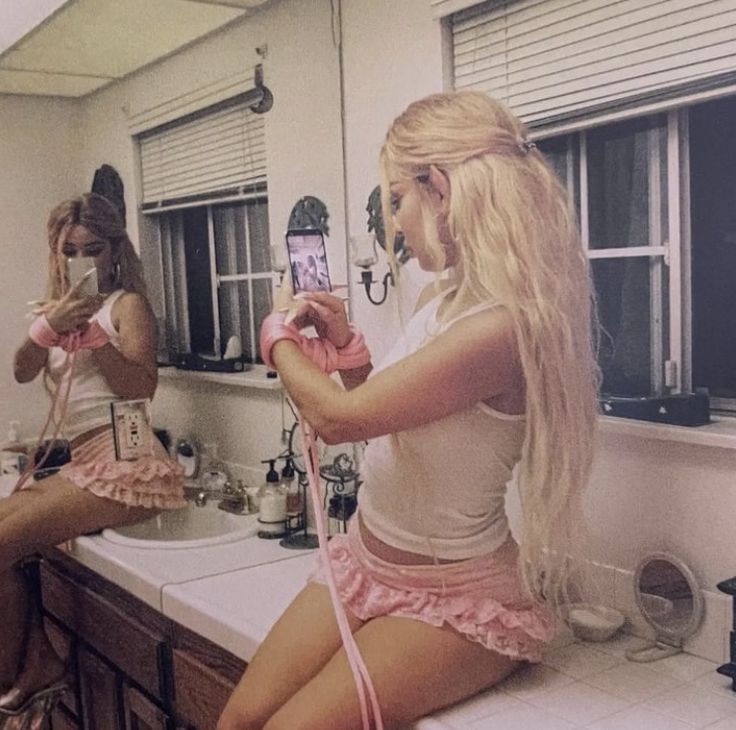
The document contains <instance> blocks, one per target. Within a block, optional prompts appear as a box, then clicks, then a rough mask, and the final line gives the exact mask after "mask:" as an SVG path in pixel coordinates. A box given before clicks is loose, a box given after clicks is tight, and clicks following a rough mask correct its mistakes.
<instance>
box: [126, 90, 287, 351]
mask: <svg viewBox="0 0 736 730" xmlns="http://www.w3.org/2000/svg"><path fill="white" fill-rule="evenodd" d="M251 103H252V99H251V97H250V96H249V95H248V94H243V95H241V96H239V97H236V98H234V99H230V100H227V101H226V102H223V103H219V104H217V105H215V106H213V107H210V108H208V109H205V110H203V111H201V112H198V113H196V114H192V115H189V116H187V117H185V118H183V119H179V120H177V121H175V122H171V123H167V124H165V125H162V126H161V127H158V128H156V129H154V130H150V131H148V132H145V133H143V134H141V135H139V137H138V142H139V150H140V161H141V181H142V189H143V195H142V198H143V204H142V211H143V213H144V223H143V226H142V233H143V240H144V250H143V251H142V253H144V254H145V256H144V257H145V268H146V272H147V277H148V281H149V288H150V290H151V293H152V300H153V305H154V309H155V311H156V314H157V317H158V318H159V325H160V326H159V330H160V343H159V357H160V358H162V359H163V358H166V359H167V360H169V361H170V360H171V359H172V358H173V357H174V356H175V355H177V354H180V353H196V354H199V355H203V356H209V357H215V358H220V357H222V356H223V355H224V354H225V352H226V350H227V346H228V343H229V342H231V338H233V337H237V338H238V340H239V341H240V344H241V346H242V351H243V355H244V356H245V359H246V360H247V361H248V362H252V363H253V362H260V352H259V344H258V338H257V336H256V333H257V332H258V330H259V328H260V324H261V321H262V319H263V318H264V317H265V316H266V315H267V314H268V312H269V311H270V309H271V299H272V285H273V272H272V271H271V262H270V257H269V232H268V196H267V188H266V157H265V134H264V119H263V117H262V116H260V115H259V114H257V113H256V112H255V111H254V110H253V109H251V107H250V106H249V104H251Z"/></svg>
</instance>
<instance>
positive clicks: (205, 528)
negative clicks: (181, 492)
mask: <svg viewBox="0 0 736 730" xmlns="http://www.w3.org/2000/svg"><path fill="white" fill-rule="evenodd" d="M257 530H258V520H257V517H256V515H234V514H230V513H229V512H224V511H223V510H221V509H218V507H217V503H216V502H214V501H211V502H208V503H207V504H206V505H204V506H203V507H198V506H196V505H195V504H193V503H189V504H188V505H187V506H186V507H184V508H182V509H178V510H167V511H164V512H161V513H160V514H158V515H156V517H151V518H150V519H148V520H145V521H143V522H138V523H136V524H134V525H126V526H124V527H115V528H108V529H106V530H103V531H102V537H103V538H104V539H106V540H109V541H110V542H113V543H117V544H118V545H127V546H128V547H137V548H155V549H157V550H172V549H182V548H192V547H206V546H208V545H220V544H222V543H226V542H233V541H235V540H242V539H243V538H246V537H252V536H253V535H255V534H256V532H257Z"/></svg>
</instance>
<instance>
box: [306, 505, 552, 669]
mask: <svg viewBox="0 0 736 730" xmlns="http://www.w3.org/2000/svg"><path fill="white" fill-rule="evenodd" d="M328 549H329V554H330V559H331V562H332V567H333V571H334V573H335V582H336V583H337V589H338V592H339V594H340V597H341V598H342V601H343V604H344V605H345V607H346V608H347V609H349V610H350V611H351V612H352V613H353V614H354V615H355V616H356V617H357V618H359V619H360V620H362V621H367V620H369V619H372V618H376V617H378V616H399V617H402V618H412V619H416V620H417V621H423V622H424V623H427V624H430V625H431V626H437V627H440V626H444V625H448V626H450V627H452V628H453V629H454V630H455V631H457V632H458V633H460V634H462V635H463V636H465V637H466V638H467V639H469V640H470V641H476V642H478V643H479V644H482V645H483V646H485V647H486V648H487V649H491V650H492V651H495V652H498V653H499V654H503V655H505V656H509V657H511V658H513V659H519V660H526V661H530V662H538V661H540V660H541V655H542V648H543V647H544V645H545V644H546V643H547V642H549V641H550V640H551V639H552V638H553V636H554V634H555V624H556V622H555V617H554V614H553V613H552V612H551V611H550V610H549V609H548V608H546V607H545V606H542V605H540V604H536V603H533V602H532V601H531V600H530V599H529V598H528V597H527V596H526V594H525V592H524V589H523V587H522V583H521V579H520V576H519V570H518V558H519V551H518V545H517V544H516V542H514V540H513V539H511V538H509V539H508V540H507V541H506V543H504V544H503V545H502V546H501V547H500V548H498V550H495V551H494V552H492V553H489V554H488V555H484V556H481V557H478V558H472V559H469V560H463V561H460V562H456V563H441V564H438V565H396V564H394V563H389V562H386V561H385V560H382V559H381V558H378V557H376V556H375V555H373V554H372V553H370V552H369V551H368V550H367V548H366V547H365V545H364V544H363V541H362V539H361V536H360V528H359V526H358V520H357V519H356V518H353V519H352V520H351V522H350V526H349V529H348V534H347V535H336V536H335V537H333V538H332V539H331V540H330V543H329V546H328ZM324 570H325V567H324V565H322V564H321V563H320V564H318V566H317V569H316V570H315V571H314V573H313V574H312V575H311V576H310V581H314V582H317V583H325V582H326V577H325V574H324Z"/></svg>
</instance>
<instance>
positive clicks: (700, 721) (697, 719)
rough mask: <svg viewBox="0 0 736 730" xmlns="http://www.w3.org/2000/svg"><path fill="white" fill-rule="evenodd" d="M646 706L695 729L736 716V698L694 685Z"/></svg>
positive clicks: (666, 694) (674, 691) (654, 700)
mask: <svg viewBox="0 0 736 730" xmlns="http://www.w3.org/2000/svg"><path fill="white" fill-rule="evenodd" d="M644 704H645V705H646V706H647V707H649V708H650V709H652V710H655V711H656V712H660V713H662V714H663V715H669V716H670V717H676V718H677V719H678V720H683V721H684V722H689V723H690V724H691V725H694V726H695V727H706V726H708V725H710V724H712V723H714V722H717V721H718V720H722V719H723V718H726V717H729V716H731V715H736V697H733V698H732V697H724V696H722V695H720V694H717V693H715V692H708V691H707V690H704V689H702V688H701V687H697V686H695V685H693V684H688V685H684V686H682V687H678V688H677V689H674V690H672V691H670V692H665V693H664V694H661V695H658V696H657V697H652V698H651V699H648V700H647V701H646V702H645V703H644Z"/></svg>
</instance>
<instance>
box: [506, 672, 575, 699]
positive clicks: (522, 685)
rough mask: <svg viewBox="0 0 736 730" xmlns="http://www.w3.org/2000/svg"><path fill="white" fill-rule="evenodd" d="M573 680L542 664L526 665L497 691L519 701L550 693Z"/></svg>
mask: <svg viewBox="0 0 736 730" xmlns="http://www.w3.org/2000/svg"><path fill="white" fill-rule="evenodd" d="M574 681H575V680H574V679H573V678H572V677H570V676H568V675H567V674H562V672H558V671H557V670H556V669H552V668H551V667H545V666H544V665H543V664H533V665H526V666H523V667H522V668H521V669H519V671H518V672H515V673H514V674H512V675H511V676H510V677H509V678H508V679H506V680H504V681H503V682H502V683H501V684H499V685H498V687H499V689H501V690H503V691H504V692H508V694H510V695H512V696H514V697H517V698H518V699H521V700H528V699H529V698H530V697H536V696H538V695H542V694H546V693H547V692H552V691H553V690H555V689H558V688H560V687H564V686H565V685H566V684H572V683H573V682H574Z"/></svg>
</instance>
